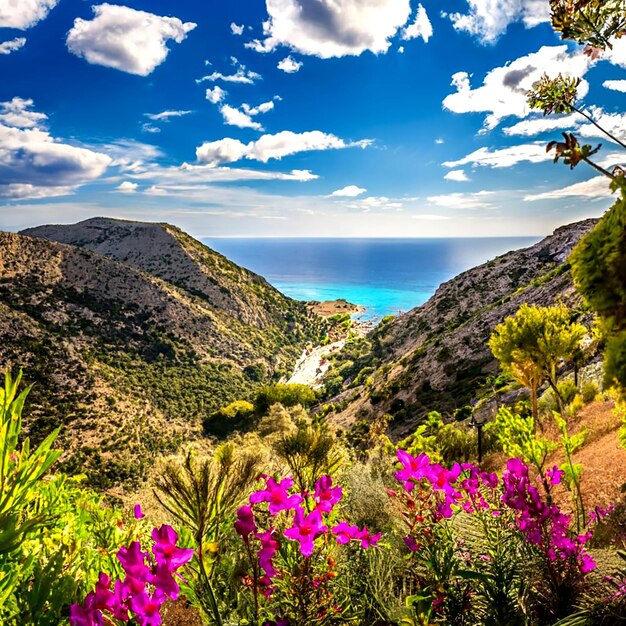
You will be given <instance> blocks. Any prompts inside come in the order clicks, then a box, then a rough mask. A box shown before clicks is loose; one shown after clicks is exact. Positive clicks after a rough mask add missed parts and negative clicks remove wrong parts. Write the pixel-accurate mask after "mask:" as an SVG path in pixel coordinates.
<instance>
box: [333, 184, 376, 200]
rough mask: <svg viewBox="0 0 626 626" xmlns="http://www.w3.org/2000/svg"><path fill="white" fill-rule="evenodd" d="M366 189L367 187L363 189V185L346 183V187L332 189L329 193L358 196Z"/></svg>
mask: <svg viewBox="0 0 626 626" xmlns="http://www.w3.org/2000/svg"><path fill="white" fill-rule="evenodd" d="M366 191H367V189H364V188H363V187H357V186H356V185H347V186H346V187H342V188H341V189H337V190H335V191H333V192H332V193H331V194H330V195H331V196H339V197H344V198H356V196H360V195H361V194H362V193H365V192H366Z"/></svg>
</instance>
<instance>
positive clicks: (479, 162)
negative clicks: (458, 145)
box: [442, 142, 552, 168]
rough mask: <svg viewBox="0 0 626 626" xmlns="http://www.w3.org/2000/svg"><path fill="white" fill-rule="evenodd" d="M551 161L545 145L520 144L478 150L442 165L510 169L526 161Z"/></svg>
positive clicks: (537, 143)
mask: <svg viewBox="0 0 626 626" xmlns="http://www.w3.org/2000/svg"><path fill="white" fill-rule="evenodd" d="M550 159H552V156H551V155H549V154H548V153H547V152H546V144H545V143H543V142H536V143H530V144H522V145H520V146H511V147H509V148H500V149H499V150H489V148H479V149H478V150H474V152H472V153H471V154H468V155H467V156H464V157H463V158H462V159H459V160H458V161H445V162H444V163H442V165H443V166H444V167H451V168H452V167H459V166H461V165H473V166H485V167H493V168H500V167H511V166H513V165H517V164H518V163H522V162H524V161H528V162H530V163H541V162H542V161H547V160H550Z"/></svg>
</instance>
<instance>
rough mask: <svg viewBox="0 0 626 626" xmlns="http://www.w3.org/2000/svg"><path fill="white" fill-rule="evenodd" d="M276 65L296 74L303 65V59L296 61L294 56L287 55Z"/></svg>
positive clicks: (280, 68)
mask: <svg viewBox="0 0 626 626" xmlns="http://www.w3.org/2000/svg"><path fill="white" fill-rule="evenodd" d="M276 67H277V68H278V69H279V70H281V71H283V72H285V73H286V74H295V73H296V72H298V71H299V70H300V68H301V67H302V61H296V60H295V59H294V58H293V57H292V56H287V57H285V58H284V59H283V60H282V61H279V62H278V65H277V66H276Z"/></svg>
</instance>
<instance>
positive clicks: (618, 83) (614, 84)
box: [602, 80, 626, 93]
mask: <svg viewBox="0 0 626 626" xmlns="http://www.w3.org/2000/svg"><path fill="white" fill-rule="evenodd" d="M602 86H603V87H605V88H606V89H612V90H613V91H621V92H622V93H626V80H605V81H604V82H603V83H602Z"/></svg>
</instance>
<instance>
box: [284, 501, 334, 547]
mask: <svg viewBox="0 0 626 626" xmlns="http://www.w3.org/2000/svg"><path fill="white" fill-rule="evenodd" d="M327 530H328V528H327V527H326V526H324V525H323V524H322V515H321V513H320V512H319V511H318V510H317V509H315V510H313V511H312V512H311V513H309V514H308V515H305V512H304V510H303V509H302V507H301V506H298V507H297V508H296V514H295V516H294V520H293V526H292V527H291V528H288V529H287V530H286V531H285V532H284V535H285V537H287V539H291V540H293V541H298V542H299V543H300V552H301V553H302V556H305V557H309V556H311V555H312V554H313V543H314V541H315V538H316V537H317V536H318V535H321V534H322V533H324V532H326V531H327Z"/></svg>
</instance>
